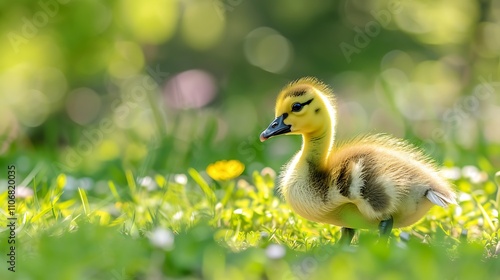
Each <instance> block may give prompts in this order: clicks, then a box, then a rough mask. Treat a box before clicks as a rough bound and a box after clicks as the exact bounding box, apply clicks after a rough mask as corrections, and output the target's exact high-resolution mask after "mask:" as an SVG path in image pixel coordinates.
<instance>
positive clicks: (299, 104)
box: [292, 102, 304, 112]
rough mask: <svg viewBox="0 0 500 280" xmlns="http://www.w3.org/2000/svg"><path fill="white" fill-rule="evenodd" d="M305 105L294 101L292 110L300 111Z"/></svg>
mask: <svg viewBox="0 0 500 280" xmlns="http://www.w3.org/2000/svg"><path fill="white" fill-rule="evenodd" d="M303 107H304V106H303V105H302V104H301V103H298V102H296V103H293V104H292V112H300V110H302V108H303Z"/></svg>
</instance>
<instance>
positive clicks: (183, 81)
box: [165, 70, 217, 108]
mask: <svg viewBox="0 0 500 280" xmlns="http://www.w3.org/2000/svg"><path fill="white" fill-rule="evenodd" d="M216 91H217V88H216V85H215V81H214V78H213V77H212V75H210V74H209V73H208V72H206V71H203V70H188V71H185V72H182V73H180V74H177V75H176V76H174V77H173V78H172V79H170V80H169V81H168V82H167V84H166V86H165V96H166V103H167V106H170V107H175V108H201V107H203V106H205V105H207V104H208V103H210V101H212V100H213V99H214V98H215V95H216Z"/></svg>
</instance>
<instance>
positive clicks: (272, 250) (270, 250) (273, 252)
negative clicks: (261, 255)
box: [266, 244, 286, 260]
mask: <svg viewBox="0 0 500 280" xmlns="http://www.w3.org/2000/svg"><path fill="white" fill-rule="evenodd" d="M285 254H286V249H285V247H283V245H279V244H271V245H269V246H267V248H266V255H267V257H268V258H270V259H273V260H275V259H281V258H283V257H284V256H285Z"/></svg>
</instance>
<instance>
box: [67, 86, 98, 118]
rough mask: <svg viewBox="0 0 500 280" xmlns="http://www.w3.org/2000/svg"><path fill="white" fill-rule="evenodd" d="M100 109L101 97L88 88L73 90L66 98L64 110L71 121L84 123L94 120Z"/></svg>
mask: <svg viewBox="0 0 500 280" xmlns="http://www.w3.org/2000/svg"><path fill="white" fill-rule="evenodd" d="M100 110H101V97H100V96H99V95H98V94H97V93H96V92H95V91H93V90H92V89H90V88H78V89H75V90H73V91H72V92H71V93H70V94H69V96H68V99H67V100H66V112H67V113H68V116H69V117H70V119H71V120H72V121H74V122H75V123H77V124H80V125H86V124H89V123H90V122H92V121H93V120H95V119H96V118H97V116H98V114H99V112H100Z"/></svg>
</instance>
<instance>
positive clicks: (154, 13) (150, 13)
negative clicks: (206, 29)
mask: <svg viewBox="0 0 500 280" xmlns="http://www.w3.org/2000/svg"><path fill="white" fill-rule="evenodd" d="M178 3H179V2H178V1H176V0H145V1H134V0H125V1H123V2H122V8H123V10H122V11H123V18H124V20H123V22H125V23H127V24H128V26H129V27H130V30H131V32H132V34H133V35H134V36H135V38H136V39H137V40H139V41H140V42H143V43H149V44H159V43H163V42H165V41H167V40H169V39H170V38H171V37H172V36H173V35H174V32H175V28H176V26H177V19H178V17H179V7H178Z"/></svg>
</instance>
